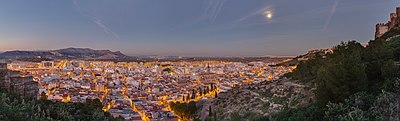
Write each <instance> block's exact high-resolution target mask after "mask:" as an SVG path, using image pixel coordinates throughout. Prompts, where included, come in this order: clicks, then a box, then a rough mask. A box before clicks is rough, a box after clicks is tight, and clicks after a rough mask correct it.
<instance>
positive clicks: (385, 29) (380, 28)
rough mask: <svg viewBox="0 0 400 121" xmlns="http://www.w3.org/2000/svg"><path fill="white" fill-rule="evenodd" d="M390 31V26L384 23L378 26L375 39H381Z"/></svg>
mask: <svg viewBox="0 0 400 121" xmlns="http://www.w3.org/2000/svg"><path fill="white" fill-rule="evenodd" d="M388 31H389V26H388V25H387V24H384V23H378V24H376V32H375V38H379V37H381V36H382V35H383V34H385V33H386V32H388Z"/></svg>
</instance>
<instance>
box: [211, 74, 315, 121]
mask: <svg viewBox="0 0 400 121" xmlns="http://www.w3.org/2000/svg"><path fill="white" fill-rule="evenodd" d="M313 98H314V94H313V92H312V89H311V88H310V87H307V86H304V85H301V84H298V83H297V82H294V81H290V80H280V81H277V82H261V83H258V84H251V85H248V86H243V87H236V88H233V89H232V90H230V91H228V92H225V93H220V94H219V95H218V97H217V98H216V99H213V100H211V101H210V102H209V103H210V104H209V105H211V107H213V109H212V110H213V112H215V113H217V115H218V116H217V117H218V119H220V120H232V119H231V118H239V117H241V119H243V120H251V119H252V118H255V117H260V116H268V115H271V114H273V113H276V112H278V111H280V110H282V109H284V108H296V107H301V106H306V105H307V104H309V103H310V101H311V100H313Z"/></svg>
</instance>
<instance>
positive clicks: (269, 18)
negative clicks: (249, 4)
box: [264, 10, 273, 20]
mask: <svg viewBox="0 0 400 121" xmlns="http://www.w3.org/2000/svg"><path fill="white" fill-rule="evenodd" d="M264 17H265V18H266V19H267V20H271V19H272V17H273V13H272V11H271V10H266V11H264Z"/></svg>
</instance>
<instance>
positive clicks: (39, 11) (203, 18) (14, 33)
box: [0, 0, 400, 56]
mask: <svg viewBox="0 0 400 121" xmlns="http://www.w3.org/2000/svg"><path fill="white" fill-rule="evenodd" d="M396 6H400V0H2V1H0V51H7V50H47V49H59V48H66V47H88V48H93V49H110V50H113V51H117V50H119V51H122V52H123V53H124V54H127V55H182V56H265V55H298V54H302V53H305V52H306V51H307V50H309V49H315V48H327V47H331V46H334V45H335V44H338V43H339V42H340V41H347V40H357V41H359V42H362V43H366V42H367V41H368V40H370V39H373V36H374V31H375V24H376V23H378V22H386V21H387V20H388V18H389V13H390V12H394V11H395V7H396Z"/></svg>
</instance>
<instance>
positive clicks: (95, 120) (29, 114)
mask: <svg viewBox="0 0 400 121" xmlns="http://www.w3.org/2000/svg"><path fill="white" fill-rule="evenodd" d="M88 102H93V103H61V102H51V101H44V100H36V99H26V98H22V97H20V96H18V95H16V94H11V93H8V92H6V91H4V90H0V121H123V118H118V119H116V118H113V117H112V116H111V115H110V114H109V113H106V112H103V111H102V110H101V103H100V102H97V103H94V101H88ZM98 103H100V106H99V105H98Z"/></svg>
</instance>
